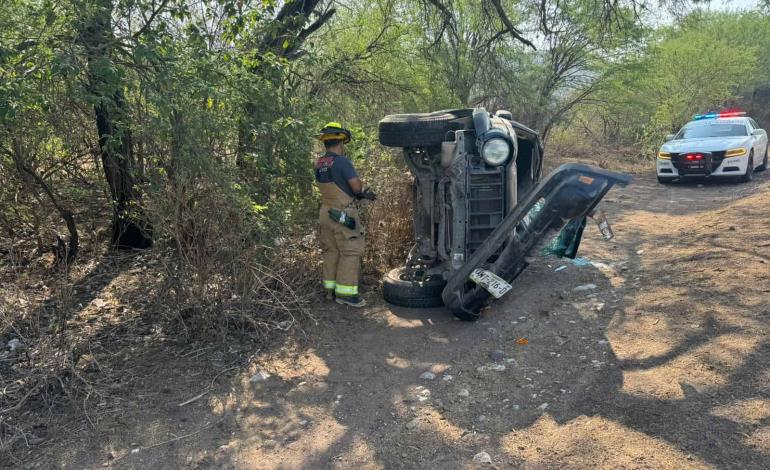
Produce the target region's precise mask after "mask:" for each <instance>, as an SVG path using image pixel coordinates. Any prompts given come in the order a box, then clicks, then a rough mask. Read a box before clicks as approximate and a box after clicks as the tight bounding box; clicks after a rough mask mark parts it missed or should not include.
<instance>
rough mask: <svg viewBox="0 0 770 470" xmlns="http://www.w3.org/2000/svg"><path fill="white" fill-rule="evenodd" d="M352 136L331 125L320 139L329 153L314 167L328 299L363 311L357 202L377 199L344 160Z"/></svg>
mask: <svg viewBox="0 0 770 470" xmlns="http://www.w3.org/2000/svg"><path fill="white" fill-rule="evenodd" d="M351 137H352V136H351V133H350V131H349V130H347V129H345V128H343V127H342V126H341V125H340V124H339V123H336V122H330V123H328V124H327V125H325V126H324V127H323V129H321V132H320V133H319V134H318V139H319V140H320V141H321V142H323V144H324V147H325V149H326V153H325V154H324V155H322V156H321V157H320V158H318V160H317V161H316V163H315V180H316V184H317V185H318V189H319V191H320V192H321V209H320V212H319V215H318V217H319V219H320V222H321V230H320V241H321V248H322V249H323V284H324V290H325V292H326V298H327V299H329V300H333V299H335V298H336V301H337V303H339V304H343V305H349V306H351V307H363V306H364V305H366V301H365V300H364V299H362V298H361V297H360V296H359V292H358V273H359V270H360V266H361V255H363V254H364V246H365V242H364V227H363V224H362V223H361V219H360V217H359V213H358V201H359V200H361V199H369V200H372V201H373V200H374V199H375V198H376V196H375V195H374V193H372V192H371V191H370V190H368V189H364V187H363V183H362V182H361V180H360V179H359V178H358V174H357V173H356V170H355V168H353V164H352V163H351V162H350V160H349V159H348V158H347V157H346V156H345V144H346V143H348V142H350V140H351Z"/></svg>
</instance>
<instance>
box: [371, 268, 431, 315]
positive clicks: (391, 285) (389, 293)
mask: <svg viewBox="0 0 770 470" xmlns="http://www.w3.org/2000/svg"><path fill="white" fill-rule="evenodd" d="M444 286H446V281H445V280H444V279H442V278H440V277H436V276H431V277H429V278H427V279H426V280H425V281H424V282H421V283H415V282H412V281H411V280H409V278H408V276H407V275H406V273H405V268H396V269H393V270H391V271H390V272H388V273H387V274H385V277H383V279H382V295H383V297H384V298H385V301H386V302H388V303H391V304H393V305H398V306H400V307H408V308H429V307H441V306H443V305H444V301H443V300H442V299H441V292H443V290H444Z"/></svg>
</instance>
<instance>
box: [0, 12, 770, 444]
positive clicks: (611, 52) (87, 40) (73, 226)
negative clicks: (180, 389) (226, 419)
mask: <svg viewBox="0 0 770 470" xmlns="http://www.w3.org/2000/svg"><path fill="white" fill-rule="evenodd" d="M661 18H666V19H667V21H661ZM769 19H770V18H768V10H767V9H764V8H763V7H762V6H761V5H758V6H757V8H756V10H753V11H747V12H741V13H715V12H708V11H707V10H705V9H702V8H700V3H697V2H696V3H694V4H690V3H688V2H680V1H675V2H660V3H658V2H647V1H645V0H623V1H619V2H604V1H597V0H577V1H571V2H559V1H550V0H544V1H542V2H541V1H539V0H538V1H534V0H532V1H530V0H524V1H517V2H512V1H501V0H484V1H481V2H478V1H466V0H349V1H331V0H305V1H271V0H64V1H57V0H7V1H4V2H2V3H1V4H0V347H3V348H4V351H3V352H1V353H0V451H1V452H4V453H7V454H4V455H14V452H18V451H19V449H27V448H28V447H29V446H30V445H34V441H35V439H37V437H35V436H36V435H35V432H36V431H35V429H34V426H35V425H37V424H39V421H40V420H43V421H45V420H47V419H50V417H51V416H53V415H54V414H55V413H54V410H58V411H57V413H58V412H60V411H61V410H62V409H65V408H66V409H69V408H67V407H70V408H71V409H74V410H79V411H83V412H84V413H85V414H84V416H85V419H86V421H87V422H88V423H89V425H90V426H96V425H98V422H99V419H100V416H109V415H110V410H111V409H114V408H112V405H111V403H114V399H113V398H114V397H115V396H116V395H119V393H120V391H119V389H116V388H115V387H111V385H110V384H112V383H114V381H113V376H112V375H110V374H111V373H108V372H107V371H106V368H102V367H101V366H100V360H102V358H105V357H106V356H107V355H108V353H109V354H111V355H115V354H118V352H116V351H114V350H110V351H109V352H108V351H107V350H106V349H104V344H105V343H107V342H112V344H113V345H114V346H115V347H119V348H121V351H131V350H133V349H131V347H132V346H130V345H131V342H130V341H129V340H128V339H126V338H129V337H132V338H133V337H138V336H142V337H147V338H155V339H158V338H167V339H169V338H170V339H171V340H172V341H173V342H174V344H188V343H190V342H196V341H211V342H215V341H223V340H234V339H237V340H241V341H255V343H254V344H273V343H276V342H280V341H283V339H282V338H283V337H284V336H285V334H284V333H285V332H286V331H288V330H293V331H302V332H304V333H305V334H312V325H313V320H314V319H313V308H312V305H313V302H316V301H318V295H317V291H318V285H317V279H316V278H317V276H316V274H315V273H316V271H317V268H318V263H319V261H318V251H317V242H316V240H315V236H314V230H315V224H316V217H317V193H316V192H315V190H314V187H313V184H312V183H313V178H312V165H311V162H312V158H313V157H312V156H313V152H314V151H318V150H319V149H318V148H317V147H316V144H315V142H314V139H313V134H314V133H315V132H317V130H318V129H319V128H320V127H321V125H322V124H323V123H325V122H327V121H330V120H334V121H339V122H342V123H344V124H345V125H346V126H347V127H350V128H352V129H353V130H354V132H355V140H354V141H353V142H352V144H351V145H350V147H349V150H350V154H351V156H352V157H353V158H354V159H355V161H356V165H357V167H358V168H359V169H360V170H361V173H362V176H363V178H364V180H365V181H366V182H368V183H369V184H370V185H371V186H372V188H373V189H374V191H375V192H377V193H378V194H379V195H380V198H379V200H378V201H377V202H376V203H374V204H371V205H370V206H369V207H368V211H367V215H366V217H367V225H368V227H369V232H370V234H369V248H368V250H369V251H368V253H367V255H366V257H365V260H364V261H365V269H364V271H365V275H366V278H365V281H366V282H368V286H369V289H376V281H377V278H378V277H379V275H380V273H382V272H383V271H384V270H386V269H387V268H389V267H392V266H393V264H394V263H395V262H397V261H398V260H401V259H403V258H404V253H405V251H406V250H408V248H409V246H408V244H409V240H410V238H411V226H410V215H409V214H410V207H409V202H408V201H409V198H410V195H411V189H410V180H409V176H408V173H407V171H406V168H405V166H404V165H403V164H402V162H401V159H400V157H399V155H398V154H395V153H392V152H389V151H387V150H385V149H383V148H382V147H380V146H379V145H378V144H377V135H376V130H377V127H376V125H377V121H378V120H379V119H380V118H381V117H383V116H384V115H386V114H392V113H397V112H421V111H431V110H436V109H442V108H457V107H466V106H484V107H486V108H487V109H489V110H497V109H508V110H510V111H511V112H512V114H513V116H514V118H515V119H517V120H519V121H521V122H523V123H525V124H527V125H528V126H530V127H533V128H536V129H538V130H540V131H541V132H542V133H543V136H544V138H545V140H546V160H547V161H549V163H548V165H549V166H550V167H553V166H555V164H556V162H563V161H585V162H592V163H595V164H600V165H602V166H606V167H610V168H613V169H628V168H636V169H640V168H645V167H646V165H648V163H649V161H650V160H651V158H652V155H653V148H654V147H655V146H656V145H657V144H658V143H659V142H660V141H661V139H662V137H663V136H664V135H665V134H668V133H670V132H672V131H674V130H675V129H677V127H678V126H680V125H681V124H683V123H684V122H686V121H687V120H688V119H690V118H691V116H692V114H694V113H695V112H700V111H705V110H708V109H712V108H718V107H723V106H724V107H733V106H735V107H741V108H743V109H745V110H747V111H748V112H749V113H750V114H751V115H752V116H753V117H755V119H757V121H759V123H760V125H763V126H765V127H766V126H768V125H770V111H768V109H769V108H770V106H769V105H770V21H769ZM116 338H120V339H116ZM6 345H8V346H6ZM120 354H123V352H120ZM127 354H128V353H127ZM106 360H107V359H106V358H105V359H104V361H106ZM94 372H96V373H94ZM111 397H113V398H111ZM111 400H113V401H111ZM100 403H106V404H105V405H99V406H102V408H99V409H98V411H97V412H95V413H94V412H93V409H92V408H93V406H95V405H96V404H100ZM89 410H90V411H91V412H92V413H91V414H89ZM30 440H32V442H31V443H30Z"/></svg>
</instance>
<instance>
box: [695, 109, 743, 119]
mask: <svg viewBox="0 0 770 470" xmlns="http://www.w3.org/2000/svg"><path fill="white" fill-rule="evenodd" d="M745 115H746V111H733V110H730V111H722V112H720V113H708V114H696V115H695V116H694V117H693V120H695V121H700V120H702V119H716V118H731V117H740V116H745Z"/></svg>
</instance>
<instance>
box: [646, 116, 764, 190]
mask: <svg viewBox="0 0 770 470" xmlns="http://www.w3.org/2000/svg"><path fill="white" fill-rule="evenodd" d="M656 167H657V172H658V181H659V182H661V183H670V182H672V181H674V180H677V179H683V178H689V177H709V178H715V177H736V176H737V177H740V180H741V181H750V180H751V178H752V175H753V174H754V171H762V170H765V169H767V132H765V130H764V129H761V128H760V127H759V126H758V125H757V123H756V122H755V121H754V120H753V119H751V118H750V117H748V116H746V113H744V112H742V111H729V112H721V113H709V114H700V115H697V116H695V118H694V119H693V120H692V121H690V122H688V123H687V124H685V126H684V127H682V129H681V130H680V131H679V132H678V133H676V134H672V135H669V136H666V143H664V144H663V146H662V147H661V148H660V150H659V151H658V156H657V158H656Z"/></svg>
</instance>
